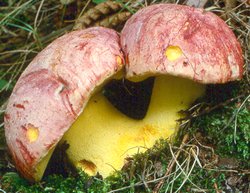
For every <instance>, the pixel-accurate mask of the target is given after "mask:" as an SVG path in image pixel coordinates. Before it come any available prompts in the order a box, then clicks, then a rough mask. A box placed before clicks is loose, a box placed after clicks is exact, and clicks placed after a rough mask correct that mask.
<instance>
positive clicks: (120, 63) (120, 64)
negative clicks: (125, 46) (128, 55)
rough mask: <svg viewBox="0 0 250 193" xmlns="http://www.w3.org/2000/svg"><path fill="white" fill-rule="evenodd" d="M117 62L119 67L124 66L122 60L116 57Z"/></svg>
mask: <svg viewBox="0 0 250 193" xmlns="http://www.w3.org/2000/svg"><path fill="white" fill-rule="evenodd" d="M116 62H117V64H118V66H119V67H121V66H122V65H123V62H122V58H121V57H120V56H117V57H116Z"/></svg>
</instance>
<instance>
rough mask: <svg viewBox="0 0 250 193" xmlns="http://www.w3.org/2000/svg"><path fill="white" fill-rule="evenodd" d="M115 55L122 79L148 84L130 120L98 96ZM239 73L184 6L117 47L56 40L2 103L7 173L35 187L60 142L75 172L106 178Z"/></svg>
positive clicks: (142, 19)
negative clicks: (9, 160)
mask: <svg viewBox="0 0 250 193" xmlns="http://www.w3.org/2000/svg"><path fill="white" fill-rule="evenodd" d="M121 50H122V51H123V52H124V54H125V59H126V73H125V75H126V77H127V78H128V79H130V80H131V81H135V82H140V81H143V80H144V79H147V78H148V77H155V80H154V85H153V88H152V96H151V99H150V102H149V106H148V110H147V112H146V114H145V117H142V118H141V119H140V120H138V119H133V118H131V117H128V116H126V115H124V113H122V112H121V111H119V110H118V109H117V108H116V107H114V106H113V105H112V104H111V103H110V102H109V100H108V99H107V98H106V97H105V96H104V95H103V93H102V90H101V87H102V86H103V85H104V84H106V83H107V81H108V80H110V79H111V78H119V77H121V75H119V73H118V72H119V70H120V69H122V67H123V63H124V60H123V55H122V53H121ZM242 66H243V59H242V55H241V48H240V45H239V43H238V41H237V39H236V37H235V36H234V34H233V32H232V31H231V30H230V29H229V28H228V26H227V25H226V24H225V23H224V21H222V20H221V19H220V18H218V17H217V16H216V15H214V14H212V13H209V12H205V11H204V10H202V9H195V8H191V7H187V6H181V5H174V4H159V5H152V6H149V7H146V8H144V9H142V10H140V11H138V12H137V13H136V14H135V15H133V16H132V17H131V18H130V19H129V20H128V21H127V23H126V24H125V26H124V29H123V30H122V33H121V45H120V44H119V37H118V35H117V34H116V33H115V32H114V31H112V30H108V29H105V28H90V29H87V30H84V31H83V30H82V31H75V32H71V33H69V34H66V35H64V36H62V37H61V38H59V39H57V40H55V41H54V42H53V43H52V44H50V45H49V46H48V47H47V48H45V49H44V50H43V51H42V52H41V53H40V54H38V56H37V57H36V58H35V59H34V60H33V61H32V62H31V64H30V65H29V66H28V68H27V69H26V70H25V72H24V73H23V74H22V75H21V77H20V79H19V80H18V82H17V84H16V86H15V88H14V91H13V93H12V95H11V97H10V100H9V104H8V107H7V110H6V114H5V129H6V139H7V143H8V146H9V149H10V151H11V153H12V156H13V158H14V161H15V164H16V166H17V169H18V170H19V171H20V172H21V173H22V174H23V175H24V176H25V177H26V178H27V179H29V180H33V181H34V180H39V179H41V177H42V175H43V172H44V170H45V168H46V165H47V163H48V160H49V159H50V156H51V154H52V152H53V148H54V147H55V145H56V144H57V143H58V142H59V141H60V140H61V141H60V143H63V141H67V143H68V144H69V149H68V150H67V154H68V156H69V159H70V160H71V162H72V163H73V164H74V165H75V166H76V167H78V168H81V169H83V170H84V171H85V172H87V173H89V174H90V175H95V174H96V173H97V172H99V173H100V174H101V175H103V176H104V177H106V176H108V175H109V174H110V173H111V172H112V171H114V170H119V169H121V167H122V166H123V164H124V159H125V158H126V157H127V156H131V155H133V154H135V153H137V152H143V151H145V150H146V149H147V148H150V147H152V146H153V145H154V143H155V141H156V140H157V139H159V138H168V137H170V136H172V134H173V133H174V132H175V131H176V128H178V123H177V122H176V120H177V119H179V118H180V116H181V115H180V114H179V113H178V112H179V111H180V110H183V109H186V108H188V107H189V106H190V105H191V104H192V103H193V102H194V101H195V99H197V98H198V97H199V96H202V95H203V94H204V90H205V85H204V84H208V83H213V84H215V83H225V82H227V81H233V80H237V79H239V78H241V76H242V71H243V67H242ZM147 80H148V79H147ZM147 80H146V81H147ZM135 84H136V83H135ZM128 92H129V91H128ZM66 131H67V132H66Z"/></svg>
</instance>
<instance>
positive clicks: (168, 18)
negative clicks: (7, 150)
mask: <svg viewBox="0 0 250 193" xmlns="http://www.w3.org/2000/svg"><path fill="white" fill-rule="evenodd" d="M121 45H122V49H123V51H124V55H125V59H126V64H127V65H126V75H127V77H128V78H132V77H133V76H135V75H137V76H143V77H144V76H149V75H152V74H171V75H174V76H182V77H186V78H189V79H192V80H194V81H197V82H200V83H225V82H227V81H232V80H236V79H240V78H241V77H242V73H243V57H242V50H241V47H240V44H239V42H238V41H237V39H236V37H235V35H234V33H233V32H232V31H231V30H230V28H229V27H228V26H227V25H226V23H225V22H224V21H223V20H222V19H220V18H219V17H218V16H216V15H215V14H213V13H211V12H207V11H205V10H203V9H197V8H193V7H188V6H183V5H176V4H157V5H152V6H149V7H146V8H144V9H142V10H140V11H138V12H137V13H136V14H134V15H133V16H132V17H131V18H130V19H129V20H128V21H127V22H126V24H125V26H124V28H123V30H122V32H121ZM170 52H171V53H170Z"/></svg>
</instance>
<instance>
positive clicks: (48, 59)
mask: <svg viewBox="0 0 250 193" xmlns="http://www.w3.org/2000/svg"><path fill="white" fill-rule="evenodd" d="M122 67H123V55H122V52H121V51H120V45H119V36H118V34H117V33H116V32H115V31H113V30H111V29H105V28H101V27H96V28H89V29H87V30H80V31H74V32H71V33H68V34H66V35H64V36H62V37H60V38H58V39H56V40H55V41H53V42H52V43H51V44H50V45H48V46H47V47H46V48H45V49H44V50H43V51H41V52H40V53H39V54H38V55H37V56H36V57H35V58H34V60H33V61H32V62H31V63H30V64H29V66H28V67H27V68H26V70H25V71H24V72H23V74H22V75H21V77H20V78H19V80H18V82H17V84H16V86H15V88H14V90H13V93H12V94H11V96H10V99H9V102H8V106H7V109H6V114H5V117H4V119H5V135H6V140H7V144H8V147H9V149H10V152H11V154H12V156H13V159H14V161H15V164H16V167H17V169H18V170H19V171H20V172H21V174H22V175H23V176H24V177H26V178H27V179H29V180H31V181H33V180H35V179H34V178H35V177H34V176H35V172H36V166H37V164H38V163H39V162H40V161H41V159H42V158H43V157H45V155H46V154H47V153H48V151H49V150H50V149H51V148H53V147H54V146H55V145H56V144H57V142H58V141H59V140H60V139H61V137H62V136H63V135H64V133H65V132H66V131H67V130H68V129H69V127H70V126H71V125H72V123H73V122H74V121H75V120H76V118H77V117H78V115H79V114H80V113H81V112H82V110H83V108H84V107H85V105H86V103H87V102H88V99H89V98H90V96H91V94H93V92H94V91H95V89H96V88H97V87H98V86H99V85H101V84H102V83H103V82H104V81H106V80H107V79H108V78H110V77H111V76H112V75H114V74H115V73H116V72H117V71H119V70H120V69H121V68H122Z"/></svg>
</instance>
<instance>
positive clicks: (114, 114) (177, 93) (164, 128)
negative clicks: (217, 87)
mask: <svg viewBox="0 0 250 193" xmlns="http://www.w3.org/2000/svg"><path fill="white" fill-rule="evenodd" d="M204 90H205V86H203V85H200V84H198V83H194V82H193V81H190V80H187V79H183V78H177V77H172V76H160V77H157V78H156V79H155V83H154V88H153V92H152V97H151V102H150V105H149V109H148V112H147V115H146V117H145V118H144V119H143V120H134V119H131V118H128V117H127V116H125V115H123V114H122V113H121V112H119V111H118V110H117V109H116V108H114V107H113V106H112V105H111V104H110V103H109V102H108V101H107V99H106V98H105V97H104V96H103V95H102V94H101V93H100V92H99V93H97V94H96V95H94V96H93V97H92V98H91V99H90V101H89V102H88V104H87V106H86V107H85V109H84V112H83V113H82V114H81V115H80V116H79V117H78V119H77V120H76V122H75V123H74V124H73V125H72V126H71V128H70V129H69V130H68V132H67V133H66V134H65V135H64V137H63V139H62V140H61V142H63V141H65V140H66V141H67V142H68V143H69V144H70V148H69V149H68V150H67V154H68V156H69V158H70V159H71V161H72V162H73V163H74V165H75V166H76V167H78V168H82V169H83V170H84V171H85V172H86V173H88V174H89V175H95V174H96V172H97V171H98V172H99V173H100V174H101V175H103V176H104V177H106V176H108V175H109V174H110V173H111V172H112V171H114V170H119V169H121V168H122V166H123V165H124V162H125V161H124V158H126V157H127V156H131V155H133V154H135V153H138V152H144V151H145V150H147V148H150V147H152V146H153V145H154V143H155V141H156V140H157V139H159V138H168V137H170V136H171V135H172V134H173V133H174V132H175V131H176V128H177V127H178V124H177V122H176V121H175V120H177V119H179V118H180V114H178V112H179V111H180V110H183V109H187V108H188V107H189V106H190V105H191V103H192V102H194V100H195V99H197V98H198V97H200V96H202V95H203V93H204ZM53 151H54V148H53V149H52V150H50V151H49V153H48V154H47V155H46V156H45V158H43V160H42V161H41V162H40V163H39V164H38V166H37V167H36V170H37V172H36V175H35V178H36V180H40V179H41V177H42V176H43V173H44V171H45V169H46V166H47V164H48V161H49V159H50V157H51V155H52V153H53Z"/></svg>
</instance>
